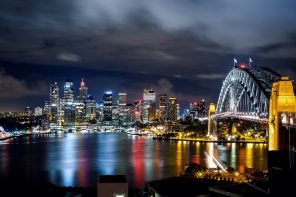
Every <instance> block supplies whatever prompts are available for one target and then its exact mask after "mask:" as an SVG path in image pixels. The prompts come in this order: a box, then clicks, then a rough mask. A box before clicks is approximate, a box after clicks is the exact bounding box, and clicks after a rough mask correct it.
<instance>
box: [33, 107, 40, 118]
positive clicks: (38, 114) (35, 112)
mask: <svg viewBox="0 0 296 197" xmlns="http://www.w3.org/2000/svg"><path fill="white" fill-rule="evenodd" d="M34 116H42V108H41V107H35V110H34Z"/></svg>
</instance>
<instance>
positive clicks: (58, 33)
mask: <svg viewBox="0 0 296 197" xmlns="http://www.w3.org/2000/svg"><path fill="white" fill-rule="evenodd" d="M295 4H296V3H295V2H294V1H292V0H291V1H285V2H279V1H275V0H272V1H267V0H264V1H260V2H257V1H248V2H236V1H231V0H224V1H220V2H219V3H213V2H206V1H161V2H158V1H149V2H146V1H143V2H142V1H133V0H126V1H118V0H111V1H96V0H89V1H80V0H77V1H73V2H67V3H65V2H59V1H51V2H50V3H44V2H40V1H36V0H32V1H31V3H30V6H27V5H26V3H20V2H18V1H15V0H10V1H6V0H4V1H1V3H0V15H1V17H0V22H1V26H0V43H1V45H0V70H1V71H0V75H1V77H0V84H1V86H0V87H1V88H0V95H1V96H0V111H22V110H23V109H24V107H25V106H28V105H29V106H30V105H33V106H42V105H43V101H44V100H45V99H46V98H47V94H48V84H49V83H50V82H52V81H57V82H58V83H60V84H61V83H63V81H64V80H65V78H71V79H73V82H74V83H76V84H78V83H79V81H80V79H81V78H84V79H85V80H87V84H88V87H89V89H90V90H92V92H93V94H94V97H96V98H99V97H100V96H101V93H102V92H104V91H106V90H113V91H114V92H128V94H129V95H130V98H141V94H142V92H141V91H140V90H143V89H144V88H152V89H154V90H155V91H158V92H160V93H162V92H163V93H168V94H170V95H174V96H176V97H177V98H178V100H179V101H180V104H181V106H182V107H185V106H186V105H188V104H189V103H190V102H192V101H196V100H202V99H205V100H206V101H207V103H208V104H209V103H211V102H214V103H216V102H217V100H218V96H219V95H218V93H217V92H219V91H220V89H221V86H222V81H223V80H224V78H225V77H226V74H227V73H228V72H229V71H230V70H231V69H232V65H233V62H232V61H233V58H234V57H235V58H236V59H237V60H238V61H239V62H244V63H247V61H248V58H249V57H251V58H252V59H253V61H254V64H256V65H258V66H265V67H268V68H271V69H273V70H275V71H277V72H278V73H280V74H282V75H284V76H285V75H287V76H289V77H290V78H291V79H295V73H296V68H295V65H296V58H295V51H296V42H295V35H296V25H295V23H294V19H295V17H296V13H295V11H294V8H295V6H296V5H295ZM167 8H170V9H167Z"/></svg>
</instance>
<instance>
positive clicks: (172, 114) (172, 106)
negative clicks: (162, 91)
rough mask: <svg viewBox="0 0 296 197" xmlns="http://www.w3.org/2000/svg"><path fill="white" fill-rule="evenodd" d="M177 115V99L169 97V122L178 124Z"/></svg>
mask: <svg viewBox="0 0 296 197" xmlns="http://www.w3.org/2000/svg"><path fill="white" fill-rule="evenodd" d="M177 113H178V112H177V99H176V98H175V97H169V103H168V120H169V121H170V122H176V121H177V118H178V115H177Z"/></svg>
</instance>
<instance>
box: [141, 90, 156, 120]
mask: <svg viewBox="0 0 296 197" xmlns="http://www.w3.org/2000/svg"><path fill="white" fill-rule="evenodd" d="M155 97H156V96H155V92H154V90H152V89H149V90H148V89H144V93H143V100H144V106H143V115H142V118H143V123H144V124H145V123H148V122H151V121H153V120H155V119H156V117H155V115H156V109H155Z"/></svg>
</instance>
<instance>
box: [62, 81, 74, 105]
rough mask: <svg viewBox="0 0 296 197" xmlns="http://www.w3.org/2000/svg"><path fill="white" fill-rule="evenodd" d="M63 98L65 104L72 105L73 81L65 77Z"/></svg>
mask: <svg viewBox="0 0 296 197" xmlns="http://www.w3.org/2000/svg"><path fill="white" fill-rule="evenodd" d="M64 99H65V105H72V103H73V102H74V87H73V81H72V80H70V79H67V80H66V81H65V84H64Z"/></svg>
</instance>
